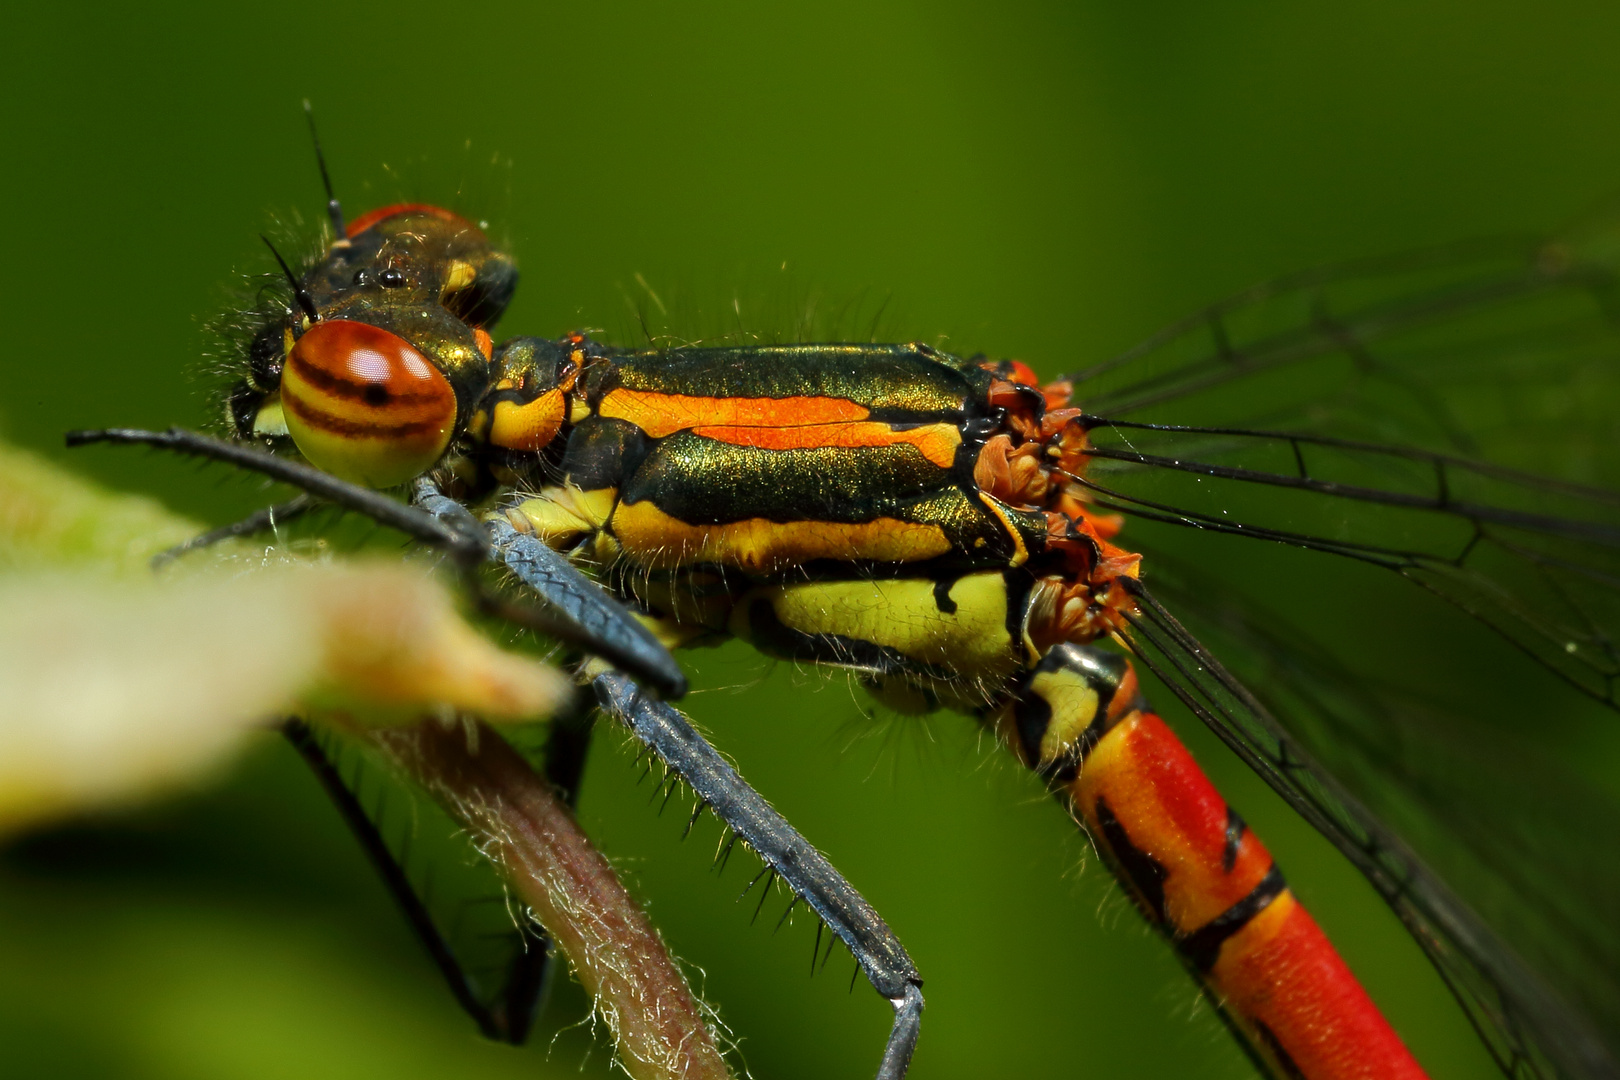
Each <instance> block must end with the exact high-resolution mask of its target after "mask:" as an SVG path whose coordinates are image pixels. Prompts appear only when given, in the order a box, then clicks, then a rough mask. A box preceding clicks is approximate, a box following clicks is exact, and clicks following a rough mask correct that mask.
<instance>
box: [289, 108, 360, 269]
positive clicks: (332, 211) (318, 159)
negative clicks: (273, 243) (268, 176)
mask: <svg viewBox="0 0 1620 1080" xmlns="http://www.w3.org/2000/svg"><path fill="white" fill-rule="evenodd" d="M304 119H305V120H307V121H309V141H310V142H312V143H314V144H315V164H317V165H319V166H320V167H321V183H322V184H323V185H325V187H326V216H327V217H329V218H331V219H332V239H333V240H334V241H337V240H342V239H343V238H344V231H343V204H342V203H340V202H338V199H337V196H336V195H334V194H332V177H331V176H330V175H328V174H327V171H326V155H325V154H323V153H321V137H320V136H319V135H317V134H316V133H315V110H314V109H312V108H310V105H309V98H305V99H304ZM272 250H273V249H272ZM280 257H281V256H279V255H278V256H276V258H278V259H279V258H280ZM283 265H285V264H283Z"/></svg>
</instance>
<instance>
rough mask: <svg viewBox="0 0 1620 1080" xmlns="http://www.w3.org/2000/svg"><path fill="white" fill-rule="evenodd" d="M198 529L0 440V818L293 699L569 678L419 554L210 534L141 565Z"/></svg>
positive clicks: (465, 699)
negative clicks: (210, 539)
mask: <svg viewBox="0 0 1620 1080" xmlns="http://www.w3.org/2000/svg"><path fill="white" fill-rule="evenodd" d="M194 532H196V529H195V527H194V526H192V525H191V524H190V523H188V522H185V521H184V520H183V519H179V518H175V517H173V516H171V515H168V514H165V513H164V512H163V511H162V510H161V509H160V508H158V507H156V506H155V505H153V504H151V503H149V502H147V501H145V500H141V499H134V498H130V497H125V496H114V495H109V494H107V493H104V492H101V491H98V490H96V489H95V488H93V487H91V486H90V485H87V484H85V483H84V482H82V481H80V480H78V479H77V478H75V477H73V476H71V475H70V474H67V473H63V472H60V471H58V470H55V469H53V468H51V467H50V466H48V465H45V464H44V463H42V462H40V461H38V460H36V459H33V458H30V457H27V456H26V455H22V454H19V453H18V452H16V451H0V831H3V830H8V829H11V828H15V827H17V826H18V825H21V824H24V823H27V822H30V821H35V820H38V819H40V818H43V817H47V816H51V815H54V814H58V813H62V812H67V811H71V810H73V809H76V808H78V807H82V806H88V805H93V804H97V803H101V802H104V801H108V800H116V799H122V798H127V797H129V796H131V795H135V794H139V793H143V792H146V791H149V790H152V789H155V788H159V787H162V786H165V785H169V784H174V783H176V782H179V781H181V780H182V779H184V778H185V777H186V776H188V775H190V774H192V773H194V772H196V771H197V770H199V769H201V768H204V767H205V766H206V765H207V764H208V763H209V762H212V761H214V760H216V759H218V758H219V757H220V756H221V755H223V754H224V753H226V752H227V751H228V750H229V749H230V748H231V747H232V746H233V745H235V744H236V743H237V742H238V741H239V740H240V739H241V738H242V737H243V736H244V734H245V733H246V732H248V731H249V730H251V729H253V728H254V727H256V726H258V725H261V724H263V723H265V722H266V721H273V720H275V719H277V718H279V717H281V716H285V715H286V714H288V713H289V712H301V711H311V710H314V711H317V712H318V713H319V714H320V715H321V716H322V717H323V718H325V719H328V720H335V721H337V722H339V723H348V724H351V725H371V724H378V723H406V722H412V721H415V720H418V719H420V718H421V717H422V716H423V715H424V713H427V714H453V713H461V712H470V713H476V714H478V715H480V716H483V717H485V718H488V719H494V720H517V719H532V718H535V717H538V716H543V715H544V714H546V713H547V712H548V711H549V710H550V709H551V707H552V706H553V705H554V704H555V703H556V701H557V700H558V699H559V697H560V696H561V695H562V694H563V693H565V692H566V690H567V682H566V679H565V678H564V676H562V675H561V674H560V673H558V672H557V671H555V670H554V669H552V668H549V667H547V666H545V665H543V664H541V663H539V662H537V661H535V660H533V659H530V658H527V657H523V656H518V655H516V654H512V653H507V652H504V651H502V650H500V649H498V648H496V647H495V646H493V645H491V644H490V643H489V642H488V641H486V640H485V639H484V638H483V637H481V636H480V635H479V634H478V633H477V632H476V631H474V630H473V629H472V627H470V626H469V625H467V624H466V623H465V622H464V621H462V619H461V618H460V616H459V615H457V613H456V611H455V607H454V605H453V603H452V602H451V599H450V596H449V594H448V593H447V592H446V590H445V589H444V588H443V587H442V586H441V585H439V584H438V583H437V582H435V581H434V580H433V579H432V578H431V577H429V576H428V575H427V573H426V571H425V570H424V569H423V568H420V567H415V566H411V565H401V564H398V563H392V564H387V565H384V564H379V563H366V562H353V563H310V562H299V561H285V562H277V563H273V564H270V565H264V564H262V562H260V563H257V564H248V563H246V562H244V561H243V560H241V559H232V558H230V557H229V556H228V554H225V553H221V554H220V555H216V556H215V557H214V558H212V559H203V560H198V561H197V562H196V563H194V565H193V566H192V567H191V568H188V569H187V570H186V571H185V572H183V573H182V574H180V575H177V576H171V575H165V576H163V577H161V578H160V577H155V576H154V575H152V574H151V573H150V571H148V570H146V569H145V563H146V560H147V559H148V558H149V557H150V555H151V554H152V553H154V552H155V551H157V550H161V549H162V548H163V547H165V546H167V545H168V544H171V543H173V542H175V541H177V540H179V539H182V538H184V537H186V536H189V535H192V534H193V533H194ZM86 533H91V534H94V536H93V537H87V536H86V535H85V534H86Z"/></svg>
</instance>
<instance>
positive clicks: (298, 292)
mask: <svg viewBox="0 0 1620 1080" xmlns="http://www.w3.org/2000/svg"><path fill="white" fill-rule="evenodd" d="M259 239H260V240H263V241H264V246H265V247H267V248H269V249H270V254H272V255H274V256H275V257H276V262H278V263H280V264H281V272H282V273H283V274H286V275H287V281H288V282H289V283H291V285H292V287H293V298H294V299H296V300H297V301H298V306H299V307H301V308H303V309H304V314H305V315H308V316H309V321H310V322H312V323H315V322H320V321H321V314H320V312H318V311H316V310H315V298H314V297H313V296H311V295H309V290H308V289H306V288H304V286H303V285H301V284H300V283H299V281H298V279H297V278H296V277H294V276H293V272H292V267H290V266H288V265H287V260H286V259H283V258H282V257H281V252H279V251H277V250H276V245H274V244H272V243H271V242H270V238H269V237H268V236H265V235H264V234H263V233H260V234H259Z"/></svg>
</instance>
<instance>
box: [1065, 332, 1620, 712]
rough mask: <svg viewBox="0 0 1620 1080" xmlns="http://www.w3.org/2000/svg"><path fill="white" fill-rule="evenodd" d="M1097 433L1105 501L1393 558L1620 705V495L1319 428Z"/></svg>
mask: <svg viewBox="0 0 1620 1080" xmlns="http://www.w3.org/2000/svg"><path fill="white" fill-rule="evenodd" d="M1616 365H1617V366H1620V360H1617V361H1616ZM1092 434H1093V440H1094V443H1095V446H1094V448H1093V451H1092V453H1093V461H1094V462H1095V466H1094V467H1091V468H1088V469H1087V471H1086V477H1085V483H1086V485H1087V486H1088V487H1090V488H1091V489H1092V490H1093V492H1094V493H1095V494H1096V496H1097V498H1098V502H1099V503H1100V504H1101V505H1102V506H1104V507H1108V508H1113V509H1119V510H1123V511H1125V512H1127V513H1129V514H1131V515H1134V516H1136V517H1140V518H1148V519H1153V520H1158V521H1162V522H1166V523H1169V524H1177V525H1185V526H1189V527H1191V528H1196V529H1205V530H1211V531H1216V532H1222V533H1228V534H1232V535H1237V536H1245V537H1250V538H1254V539H1263V540H1270V541H1275V542H1279V543H1285V544H1291V545H1296V546H1299V547H1306V548H1312V549H1315V550H1319V551H1326V552H1331V553H1334V554H1339V555H1344V556H1348V557H1351V558H1354V559H1358V560H1362V561H1365V562H1369V563H1372V564H1375V565H1378V566H1383V567H1386V568H1388V569H1391V570H1394V571H1396V572H1398V573H1400V574H1401V575H1403V576H1405V577H1406V578H1408V579H1410V580H1411V581H1413V582H1415V583H1417V584H1418V585H1420V586H1422V587H1423V588H1425V589H1428V590H1429V591H1431V592H1433V593H1435V594H1437V595H1439V596H1441V597H1443V598H1444V599H1446V600H1448V601H1450V602H1451V603H1453V604H1455V605H1457V606H1458V607H1460V608H1462V609H1463V610H1464V611H1466V612H1468V613H1469V614H1470V615H1472V616H1474V617H1475V618H1477V619H1479V620H1480V621H1482V622H1484V623H1485V624H1487V625H1488V626H1490V627H1491V628H1492V629H1494V630H1495V631H1497V632H1498V633H1500V634H1502V635H1503V636H1504V637H1506V638H1507V639H1508V640H1509V641H1511V642H1512V643H1513V644H1515V645H1516V646H1518V647H1519V648H1521V649H1523V650H1524V651H1525V652H1527V653H1529V654H1530V655H1531V656H1532V657H1534V658H1535V659H1536V660H1537V662H1539V663H1541V664H1542V665H1543V666H1545V667H1547V668H1548V669H1549V670H1551V671H1553V672H1555V673H1556V674H1558V675H1559V676H1560V677H1562V678H1563V679H1565V680H1567V681H1568V682H1570V683H1572V684H1573V685H1575V686H1576V687H1578V688H1579V689H1580V690H1582V691H1583V692H1584V693H1587V694H1589V695H1591V696H1592V697H1594V698H1596V699H1598V700H1599V701H1602V702H1604V703H1605V704H1607V705H1609V706H1610V707H1611V708H1620V496H1617V495H1616V494H1613V493H1610V492H1607V491H1603V490H1599V489H1593V488H1586V487H1583V486H1580V485H1576V484H1570V483H1562V482H1557V481H1552V480H1547V479H1543V478H1541V477H1536V476H1532V475H1528V474H1525V473H1522V472H1519V471H1517V470H1514V469H1510V468H1506V467H1503V466H1499V465H1494V464H1490V463H1486V462H1480V461H1470V460H1467V459H1464V458H1460V457H1457V456H1454V455H1448V454H1442V453H1437V452H1433V451H1428V450H1417V449H1408V448H1397V447H1390V446H1379V445H1374V444H1368V443H1360V442H1354V441H1350V440H1344V439H1336V438H1329V437H1321V436H1313V435H1300V434H1281V433H1272V432H1257V431H1242V430H1238V429H1231V428H1208V427H1196V428H1195V427H1186V426H1172V425H1152V424H1133V423H1129V422H1123V421H1100V420H1099V421H1097V426H1096V427H1094V428H1093V429H1092ZM1617 445H1620V442H1617Z"/></svg>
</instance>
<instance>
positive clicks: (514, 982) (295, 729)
mask: <svg viewBox="0 0 1620 1080" xmlns="http://www.w3.org/2000/svg"><path fill="white" fill-rule="evenodd" d="M591 713H592V708H591V702H590V696H589V692H588V691H586V690H584V689H581V690H580V691H578V692H577V693H576V694H575V696H574V700H573V701H572V702H571V703H570V704H569V706H568V708H567V709H565V710H564V711H562V712H560V713H559V714H558V715H557V716H556V717H555V719H554V720H553V721H552V728H551V733H550V736H549V738H548V740H547V742H546V746H545V751H544V756H545V766H544V767H545V773H546V777H547V779H549V780H550V781H551V782H552V783H553V784H554V785H555V786H556V787H557V789H558V791H559V793H560V794H561V795H562V796H563V798H564V799H565V800H566V801H567V802H568V804H569V806H573V805H574V802H575V800H576V799H577V798H578V797H579V780H580V776H581V774H582V773H583V772H584V766H585V757H586V754H587V752H588V751H589V750H590V743H591V740H590V731H591V725H590V718H591ZM282 734H284V735H285V736H286V737H287V741H288V742H290V743H292V745H293V748H294V749H296V750H297V751H298V754H299V756H300V757H302V758H303V759H304V762H305V763H306V764H307V765H308V766H309V767H310V770H311V771H313V772H314V773H315V777H316V779H317V780H319V781H320V784H321V787H322V788H323V789H324V790H325V791H326V794H327V796H328V797H329V798H331V800H332V802H333V804H334V805H335V806H336V807H337V809H338V813H339V814H341V815H342V817H343V820H344V823H345V824H347V825H348V826H349V830H350V831H351V832H352V833H354V837H355V839H356V840H358V841H359V842H360V847H361V848H362V850H364V851H365V853H366V857H367V859H369V860H370V862H371V865H372V866H373V868H375V869H376V871H377V874H378V876H379V877H381V878H382V880H383V884H384V886H385V887H386V888H387V889H388V892H389V894H390V895H391V896H393V898H394V901H395V903H397V904H398V905H399V908H400V911H401V912H402V913H403V914H404V916H405V920H406V922H408V923H409V924H410V927H411V930H412V931H413V932H414V933H415V934H416V936H417V938H418V940H420V941H421V942H422V945H423V947H424V948H426V949H427V953H428V956H429V957H430V958H431V959H432V960H433V963H434V966H436V967H437V968H438V969H439V973H440V974H441V975H443V976H444V980H445V983H446V984H447V985H448V986H449V987H450V993H451V994H452V995H453V996H454V997H455V999H456V1002H457V1004H459V1005H460V1006H461V1007H462V1009H463V1010H465V1011H466V1013H467V1015H469V1016H471V1017H472V1018H473V1022H474V1023H476V1024H477V1025H478V1030H479V1031H480V1032H482V1033H483V1035H484V1037H485V1038H488V1039H493V1040H496V1041H498V1042H505V1043H510V1044H512V1045H513V1046H520V1045H522V1044H523V1042H524V1041H525V1040H526V1039H527V1038H528V1036H529V1031H530V1029H531V1028H532V1027H533V1026H534V1021H535V1017H536V1016H538V1015H539V1013H540V1010H541V1008H542V1007H543V1006H544V1004H545V1000H546V998H547V996H548V995H549V993H550V990H551V977H552V972H553V970H554V969H553V965H552V956H551V942H550V940H549V939H548V938H547V936H546V934H545V931H544V929H543V928H542V927H540V926H539V925H537V924H536V923H535V922H534V921H533V920H532V919H530V918H529V917H528V916H527V915H525V914H519V915H518V916H517V918H516V926H515V927H514V932H515V933H516V934H517V936H518V939H519V940H518V947H517V949H516V950H515V951H514V953H513V956H512V959H511V962H510V963H509V964H508V965H507V969H506V973H505V978H504V981H503V983H502V985H501V988H500V990H499V992H498V993H497V994H495V995H494V996H493V997H492V998H489V999H488V1003H487V1004H486V1000H485V999H484V998H483V996H482V995H481V994H480V993H479V989H478V986H477V984H476V983H475V982H474V980H473V978H472V977H471V976H470V975H469V974H468V973H467V970H466V968H464V967H463V966H462V964H461V961H460V960H459V959H458V958H457V956H456V954H455V950H454V949H452V948H451V946H450V943H449V941H448V940H447V939H446V938H445V936H444V934H443V933H442V932H441V931H440V930H439V927H438V924H437V923H436V922H434V920H433V916H432V915H431V914H430V913H429V911H428V908H427V905H426V904H424V903H423V902H422V898H421V897H420V896H419V895H417V892H416V889H415V887H414V886H413V885H412V884H411V881H410V878H409V877H408V876H407V875H406V873H405V870H404V868H403V867H402V866H401V865H400V864H399V860H398V859H396V858H395V857H394V854H393V852H392V851H391V850H390V849H389V847H388V843H387V841H385V840H384V839H383V836H382V833H381V831H379V829H378V828H377V824H376V822H374V821H373V820H372V819H371V815H370V814H368V813H367V812H366V809H365V807H364V806H363V805H362V804H361V802H360V800H359V799H358V798H356V797H355V794H354V792H353V791H351V790H350V788H349V786H348V784H347V783H345V782H344V780H343V777H342V775H341V774H340V773H339V771H338V769H337V766H336V765H334V764H333V762H332V759H331V758H330V757H328V756H327V754H326V751H325V750H324V749H323V748H322V747H321V745H320V742H319V740H317V738H316V737H315V733H314V732H313V731H312V730H310V727H309V725H308V724H305V723H304V722H303V721H301V720H288V721H286V722H285V723H284V724H283V725H282Z"/></svg>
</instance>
